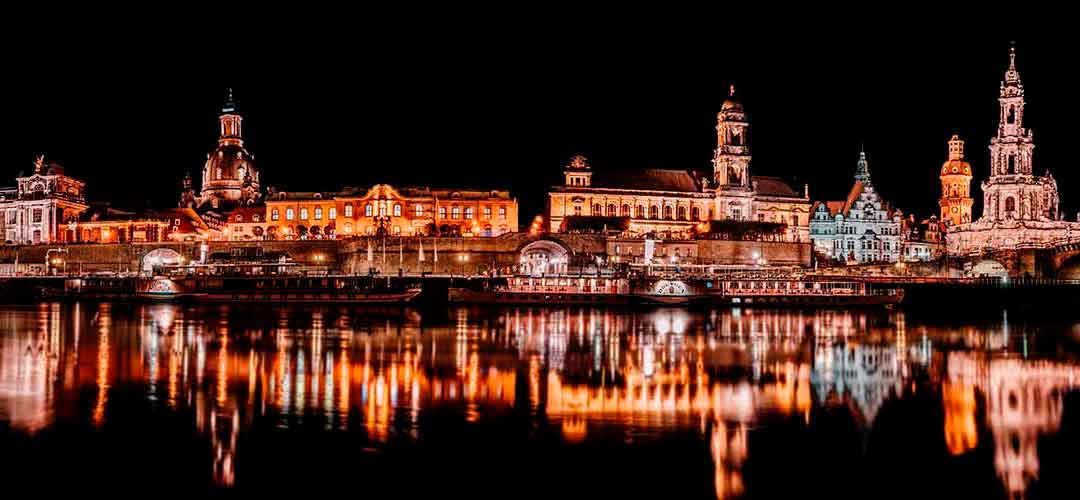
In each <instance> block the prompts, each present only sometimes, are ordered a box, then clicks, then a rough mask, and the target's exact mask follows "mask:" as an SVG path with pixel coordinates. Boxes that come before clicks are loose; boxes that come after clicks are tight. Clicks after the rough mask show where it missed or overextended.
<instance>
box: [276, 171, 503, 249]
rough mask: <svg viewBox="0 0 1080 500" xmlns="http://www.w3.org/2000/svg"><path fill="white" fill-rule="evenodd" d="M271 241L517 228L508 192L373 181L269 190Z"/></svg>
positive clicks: (492, 233)
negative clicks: (361, 185) (365, 185)
mask: <svg viewBox="0 0 1080 500" xmlns="http://www.w3.org/2000/svg"><path fill="white" fill-rule="evenodd" d="M266 214H267V218H268V228H267V234H269V235H270V237H271V238H273V239H311V238H314V239H321V238H348V237H353V236H374V235H380V234H381V235H388V236H421V235H434V234H441V235H446V236H449V235H461V236H499V235H501V234H506V233H510V232H516V231H517V230H518V204H517V200H516V199H514V198H512V197H511V196H510V193H509V192H507V191H478V190H451V189H430V188H422V187H402V188H395V187H393V186H390V185H386V184H377V185H375V186H373V187H372V188H370V189H356V188H349V189H346V190H344V191H342V192H337V193H284V192H283V193H274V194H273V195H271V196H270V197H269V198H268V199H267V201H266Z"/></svg>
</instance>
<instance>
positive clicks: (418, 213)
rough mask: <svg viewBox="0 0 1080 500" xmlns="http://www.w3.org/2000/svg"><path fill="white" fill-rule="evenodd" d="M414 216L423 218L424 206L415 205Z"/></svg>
mask: <svg viewBox="0 0 1080 500" xmlns="http://www.w3.org/2000/svg"><path fill="white" fill-rule="evenodd" d="M416 216H417V217H423V216H424V206H423V205H421V204H419V203H417V204H416Z"/></svg>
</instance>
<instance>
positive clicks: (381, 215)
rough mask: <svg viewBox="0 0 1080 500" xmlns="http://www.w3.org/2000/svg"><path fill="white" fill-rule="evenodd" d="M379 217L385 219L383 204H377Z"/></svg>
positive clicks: (384, 206)
mask: <svg viewBox="0 0 1080 500" xmlns="http://www.w3.org/2000/svg"><path fill="white" fill-rule="evenodd" d="M379 217H386V205H385V204H383V203H380V204H379Z"/></svg>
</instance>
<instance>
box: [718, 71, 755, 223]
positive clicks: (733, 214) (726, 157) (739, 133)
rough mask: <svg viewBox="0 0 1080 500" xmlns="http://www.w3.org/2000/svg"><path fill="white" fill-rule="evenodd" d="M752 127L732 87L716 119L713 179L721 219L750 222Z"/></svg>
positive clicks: (752, 189) (752, 192)
mask: <svg viewBox="0 0 1080 500" xmlns="http://www.w3.org/2000/svg"><path fill="white" fill-rule="evenodd" d="M749 129H750V124H749V123H748V122H747V119H746V112H745V111H743V106H742V103H740V102H739V101H737V100H736V99H735V86H734V85H732V86H731V89H730V92H729V94H728V98H727V100H725V101H724V104H723V105H722V106H721V107H720V113H719V114H717V115H716V152H715V154H714V155H713V179H714V180H715V181H716V210H715V213H716V214H718V215H719V216H720V218H721V219H750V218H751V217H752V214H751V213H750V212H751V209H752V206H753V203H752V201H753V196H754V187H753V186H754V185H753V182H752V179H751V177H750V146H749V144H748V142H747V133H748V132H749Z"/></svg>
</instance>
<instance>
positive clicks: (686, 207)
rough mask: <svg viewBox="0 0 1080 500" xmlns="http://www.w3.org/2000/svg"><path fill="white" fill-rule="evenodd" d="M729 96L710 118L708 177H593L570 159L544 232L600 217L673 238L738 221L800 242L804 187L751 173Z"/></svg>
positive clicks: (743, 129)
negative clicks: (713, 141)
mask: <svg viewBox="0 0 1080 500" xmlns="http://www.w3.org/2000/svg"><path fill="white" fill-rule="evenodd" d="M734 92H735V89H734V87H732V90H731V95H730V96H729V98H728V99H727V100H725V101H724V103H723V105H722V106H721V109H720V113H719V114H718V115H717V120H716V122H717V123H716V135H717V145H716V150H715V152H714V155H713V160H712V167H713V168H712V170H713V173H712V176H711V177H710V176H708V175H705V174H702V173H701V172H698V171H696V170H667V169H647V170H643V171H638V172H601V171H597V172H593V170H592V167H591V166H590V165H589V164H588V162H587V161H586V159H585V158H584V157H583V156H575V157H573V158H571V159H570V163H569V164H568V165H567V166H566V167H565V168H564V169H563V175H564V183H563V185H562V186H556V187H552V188H551V189H550V190H549V193H548V219H549V223H550V229H551V231H561V230H568V228H565V227H564V221H566V220H567V218H568V217H607V218H621V219H624V220H627V221H629V224H628V227H627V228H626V232H628V233H630V235H647V234H656V235H659V236H661V237H665V236H667V237H680V236H686V235H689V234H690V233H692V232H693V231H695V230H698V228H699V226H700V225H701V224H702V223H704V222H709V221H721V220H742V221H758V222H772V223H779V224H785V225H786V231H785V234H784V237H785V238H786V239H787V240H789V241H807V239H808V237H809V225H808V222H809V221H808V219H809V215H810V198H809V189H808V188H807V187H806V186H804V187H803V190H802V192H801V193H800V192H799V190H798V189H797V188H795V187H792V186H791V185H790V184H789V183H788V182H787V181H785V180H783V179H780V178H778V177H765V176H754V175H751V173H750V160H751V155H750V145H749V143H748V141H747V136H748V133H749V128H750V124H749V122H748V121H747V117H746V112H745V111H744V110H743V106H742V103H740V102H739V101H738V100H736V99H735V97H734Z"/></svg>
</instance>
